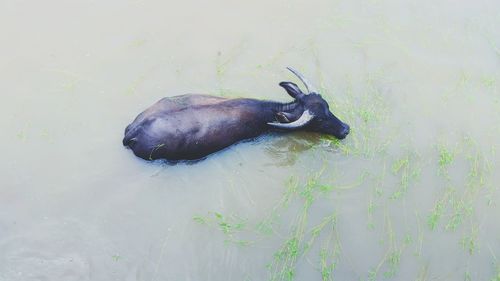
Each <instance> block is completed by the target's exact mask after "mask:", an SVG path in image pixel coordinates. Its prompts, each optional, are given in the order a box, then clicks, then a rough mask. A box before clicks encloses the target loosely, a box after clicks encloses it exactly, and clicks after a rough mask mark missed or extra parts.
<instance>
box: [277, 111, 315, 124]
mask: <svg viewBox="0 0 500 281" xmlns="http://www.w3.org/2000/svg"><path fill="white" fill-rule="evenodd" d="M313 118H314V115H312V114H311V112H310V111H309V110H305V111H304V112H303V113H302V115H301V116H300V117H299V119H297V120H295V121H293V122H290V123H278V122H269V123H267V124H269V125H271V126H274V127H276V128H282V129H293V128H300V127H303V126H305V125H307V123H309V122H310V121H311V120H312V119H313Z"/></svg>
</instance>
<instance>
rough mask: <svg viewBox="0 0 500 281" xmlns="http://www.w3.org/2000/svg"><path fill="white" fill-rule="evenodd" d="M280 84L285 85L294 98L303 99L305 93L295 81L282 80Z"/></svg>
mask: <svg viewBox="0 0 500 281" xmlns="http://www.w3.org/2000/svg"><path fill="white" fill-rule="evenodd" d="M280 86H281V87H283V88H284V89H285V90H286V92H287V93H288V94H289V95H290V96H291V97H292V98H294V99H301V98H302V97H303V96H304V93H303V92H302V91H301V90H300V88H299V86H297V84H295V83H292V82H281V83H280Z"/></svg>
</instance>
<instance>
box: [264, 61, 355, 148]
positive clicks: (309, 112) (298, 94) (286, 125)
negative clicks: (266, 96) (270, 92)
mask: <svg viewBox="0 0 500 281" xmlns="http://www.w3.org/2000/svg"><path fill="white" fill-rule="evenodd" d="M288 70H290V71H291V72H292V73H293V74H295V75H296V76H297V77H298V78H299V79H300V80H301V81H302V83H304V85H305V87H306V90H307V94H306V93H304V92H302V90H301V89H300V88H299V87H298V86H297V85H296V84H294V83H292V82H281V83H280V84H279V85H280V86H281V87H283V88H284V89H285V90H286V91H287V93H288V94H289V95H290V96H291V97H293V98H294V99H295V103H296V104H298V105H299V106H300V108H301V110H300V111H298V112H297V111H295V112H285V111H284V112H279V113H278V114H279V115H280V116H281V118H279V121H280V122H270V123H268V124H269V125H271V126H273V127H277V128H281V129H299V128H300V129H304V130H308V131H314V132H318V133H322V134H328V135H333V136H335V137H336V138H339V139H343V138H345V137H346V136H347V135H348V134H349V125H347V124H346V123H344V122H342V121H340V119H338V118H337V117H336V116H335V115H333V113H332V112H330V108H329V106H328V103H327V102H326V101H325V100H324V99H323V98H322V97H321V95H320V94H318V92H317V90H316V89H315V88H314V86H312V84H311V83H309V81H307V79H306V78H305V77H304V76H303V75H302V74H300V73H299V72H298V71H296V70H295V69H293V68H291V67H288ZM290 120H294V121H290Z"/></svg>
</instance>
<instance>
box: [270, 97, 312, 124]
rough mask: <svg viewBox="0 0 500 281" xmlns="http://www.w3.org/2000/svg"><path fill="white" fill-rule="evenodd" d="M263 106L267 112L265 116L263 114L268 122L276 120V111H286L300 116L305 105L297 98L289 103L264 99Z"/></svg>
mask: <svg viewBox="0 0 500 281" xmlns="http://www.w3.org/2000/svg"><path fill="white" fill-rule="evenodd" d="M262 108H263V109H264V110H265V112H266V114H265V116H263V117H265V119H266V120H265V121H266V122H273V121H276V113H278V112H286V113H289V114H292V115H294V116H300V115H301V114H302V112H303V111H304V108H303V106H302V105H301V104H300V103H299V102H298V101H296V100H295V101H292V102H288V103H281V102H275V101H262Z"/></svg>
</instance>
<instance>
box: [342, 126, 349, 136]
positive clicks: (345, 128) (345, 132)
mask: <svg viewBox="0 0 500 281" xmlns="http://www.w3.org/2000/svg"><path fill="white" fill-rule="evenodd" d="M350 130H351V128H349V125H347V124H346V125H344V130H343V131H342V134H343V135H344V136H347V135H348V134H349V132H350Z"/></svg>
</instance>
